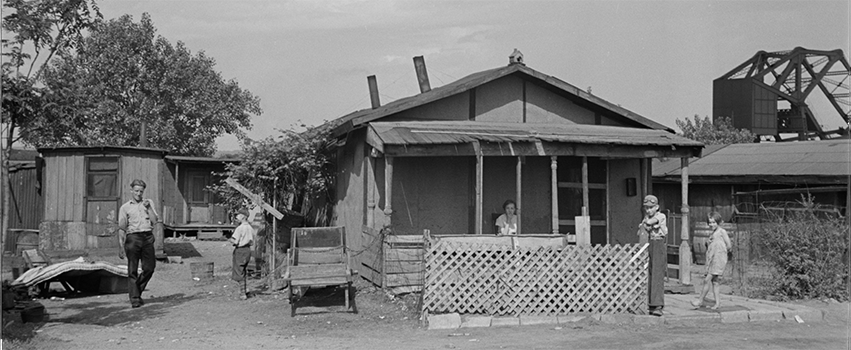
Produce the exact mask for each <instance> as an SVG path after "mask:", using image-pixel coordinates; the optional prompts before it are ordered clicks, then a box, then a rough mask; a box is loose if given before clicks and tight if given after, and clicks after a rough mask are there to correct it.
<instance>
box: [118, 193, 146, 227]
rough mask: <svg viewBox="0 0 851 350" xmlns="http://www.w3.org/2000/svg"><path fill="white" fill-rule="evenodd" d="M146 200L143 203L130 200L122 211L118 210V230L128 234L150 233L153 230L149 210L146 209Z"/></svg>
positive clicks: (123, 206)
mask: <svg viewBox="0 0 851 350" xmlns="http://www.w3.org/2000/svg"><path fill="white" fill-rule="evenodd" d="M145 201H146V200H145V199H142V201H141V202H136V201H135V200H133V199H130V201H129V202H127V203H124V205H122V206H121V209H118V228H119V229H121V230H124V232H126V233H128V234H129V233H136V232H150V231H151V230H152V228H153V225H151V218H150V214H148V208H147V207H145Z"/></svg>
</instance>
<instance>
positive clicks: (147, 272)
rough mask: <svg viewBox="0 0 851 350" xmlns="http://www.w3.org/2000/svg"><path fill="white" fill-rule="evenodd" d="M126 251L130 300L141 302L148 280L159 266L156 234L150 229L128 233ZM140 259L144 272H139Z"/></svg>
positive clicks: (125, 244) (125, 242) (125, 241)
mask: <svg viewBox="0 0 851 350" xmlns="http://www.w3.org/2000/svg"><path fill="white" fill-rule="evenodd" d="M124 252H125V253H126V254H127V277H128V281H127V283H128V287H129V289H130V302H131V303H138V302H141V300H142V291H144V290H145V287H147V286H148V281H150V280H151V277H152V276H153V275H154V268H156V267H157V260H156V255H155V254H154V234H153V233H152V232H150V231H148V232H136V233H130V234H127V237H126V238H125V240H124ZM139 261H141V262H142V273H139Z"/></svg>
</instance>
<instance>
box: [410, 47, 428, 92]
mask: <svg viewBox="0 0 851 350" xmlns="http://www.w3.org/2000/svg"><path fill="white" fill-rule="evenodd" d="M414 69H415V70H416V71H417V82H418V83H419V84H420V93H423V92H429V91H431V84H429V82H428V71H426V65H425V58H423V56H416V57H414Z"/></svg>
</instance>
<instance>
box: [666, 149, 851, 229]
mask: <svg viewBox="0 0 851 350" xmlns="http://www.w3.org/2000/svg"><path fill="white" fill-rule="evenodd" d="M689 162H690V166H689V170H688V175H689V181H690V184H689V186H690V192H691V195H690V196H689V202H690V203H689V204H690V207H691V208H692V210H691V213H690V216H691V221H692V222H703V221H705V220H706V216H707V215H708V214H709V213H710V212H711V211H712V210H717V211H719V212H720V213H721V215H722V216H723V217H724V219H725V220H729V219H730V218H732V217H735V216H736V215H737V214H740V213H752V212H753V211H754V210H755V208H754V206H755V205H759V204H764V203H771V202H774V203H780V202H796V201H801V195H802V194H803V195H806V194H811V195H812V196H813V199H814V202H815V203H818V204H821V205H825V206H829V207H832V208H835V209H836V210H837V211H838V212H839V213H842V214H843V215H846V216H848V215H849V205H848V204H849V193H850V192H849V188H848V186H849V183H851V181H849V179H851V139H830V140H819V141H799V142H764V143H742V144H732V145H711V146H707V147H706V150H705V151H704V152H703V154H702V155H701V156H700V157H693V158H691V160H690V161H689ZM680 175H681V169H680V162H679V161H678V160H676V159H658V160H655V161H654V164H653V186H654V189H655V192H656V193H657V195H659V199H660V201H661V202H662V203H679V201H680V200H681V198H680V194H679V192H678V188H679V186H680V185H679V182H680V178H681V176H680ZM668 205H670V204H668ZM769 205H771V204H769ZM669 209H671V210H676V209H677V208H675V207H669Z"/></svg>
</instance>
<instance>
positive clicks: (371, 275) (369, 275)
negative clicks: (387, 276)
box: [358, 265, 381, 287]
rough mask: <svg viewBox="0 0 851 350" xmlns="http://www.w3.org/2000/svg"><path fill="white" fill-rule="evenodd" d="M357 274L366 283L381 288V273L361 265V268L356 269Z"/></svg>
mask: <svg viewBox="0 0 851 350" xmlns="http://www.w3.org/2000/svg"><path fill="white" fill-rule="evenodd" d="M358 274H359V275H361V276H363V278H365V279H366V280H367V281H370V282H372V284H375V285H377V286H379V287H380V286H381V273H379V272H378V271H376V270H373V269H372V268H370V267H369V266H366V265H361V268H360V269H358Z"/></svg>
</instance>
